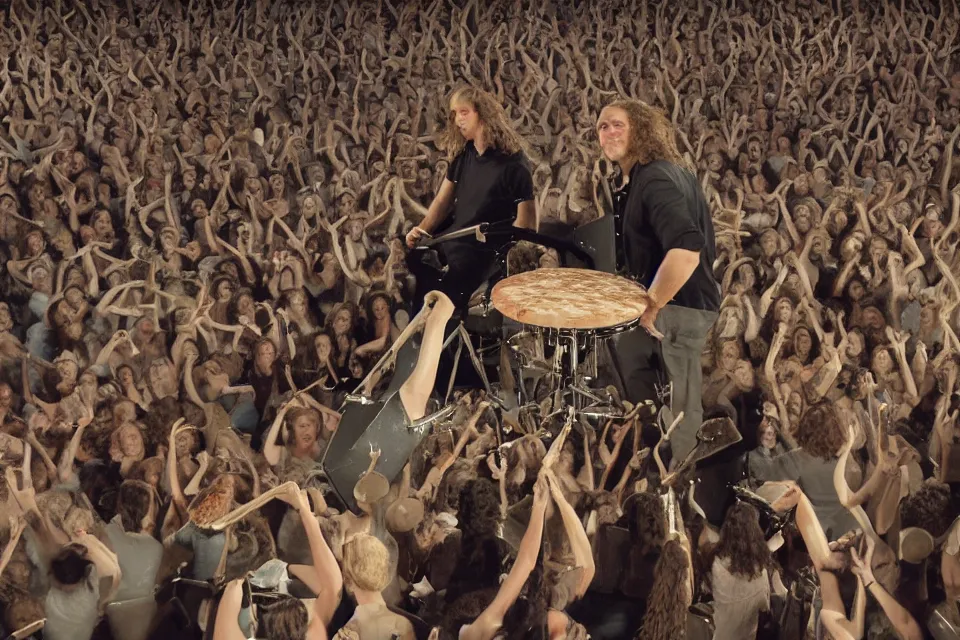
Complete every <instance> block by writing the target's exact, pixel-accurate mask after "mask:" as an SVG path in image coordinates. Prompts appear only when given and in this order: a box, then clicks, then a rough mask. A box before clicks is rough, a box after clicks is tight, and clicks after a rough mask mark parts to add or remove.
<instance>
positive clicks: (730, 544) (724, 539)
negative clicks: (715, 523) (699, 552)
mask: <svg viewBox="0 0 960 640" xmlns="http://www.w3.org/2000/svg"><path fill="white" fill-rule="evenodd" d="M714 560H729V561H730V573H733V574H736V575H740V576H744V577H745V578H747V579H750V580H753V579H755V578H758V577H760V576H761V575H762V574H763V570H764V569H767V568H770V567H772V566H773V557H772V556H771V554H770V549H769V548H767V543H766V540H765V539H764V536H763V530H762V529H760V514H759V513H757V509H756V507H754V506H753V505H751V504H748V503H746V502H737V503H735V504H734V505H733V506H732V507H730V509H728V510H727V517H726V518H725V519H724V521H723V525H722V526H721V527H720V541H719V542H717V544H716V545H715V546H714V547H713V548H712V549H711V550H710V551H709V552H708V553H707V554H706V558H705V561H704V568H705V569H706V575H707V576H708V578H709V576H710V568H711V567H712V566H713V561H714Z"/></svg>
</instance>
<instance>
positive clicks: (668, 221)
mask: <svg viewBox="0 0 960 640" xmlns="http://www.w3.org/2000/svg"><path fill="white" fill-rule="evenodd" d="M638 194H639V196H640V199H641V200H642V203H636V204H642V206H643V208H644V210H645V213H646V217H647V220H648V221H649V223H650V225H651V227H652V228H653V232H654V234H655V235H656V237H657V240H658V241H659V242H660V245H661V246H662V247H663V248H664V249H666V255H665V256H664V258H663V262H661V263H660V267H659V268H658V269H657V273H656V275H655V276H654V277H653V282H652V283H651V285H650V290H649V292H648V293H649V294H650V297H651V298H653V305H654V307H655V308H656V309H660V308H663V307H664V306H665V305H666V304H667V303H668V302H669V301H670V300H672V299H673V297H674V296H676V295H677V292H678V291H680V289H681V288H682V287H683V285H684V284H686V282H687V280H689V279H690V276H692V275H693V272H694V271H696V269H697V265H699V264H700V252H701V251H702V250H703V248H704V246H706V240H705V238H704V236H703V233H701V232H700V229H699V228H698V227H697V224H696V221H695V220H694V219H693V217H692V216H691V215H690V213H689V212H688V206H687V204H686V202H685V198H684V197H683V194H682V193H681V192H680V190H679V189H678V188H677V185H676V184H675V183H674V181H673V180H672V179H671V178H669V177H668V176H667V175H665V174H664V175H658V176H653V177H651V178H650V179H648V180H647V181H646V182H645V183H644V184H643V187H642V188H641V189H639V190H638ZM631 195H633V194H631ZM628 198H629V196H628ZM630 199H632V198H630ZM631 204H633V203H631V202H630V200H629V199H628V203H627V207H628V210H629V209H630V208H631ZM634 206H636V205H634ZM628 215H629V214H628ZM639 218H640V216H637V217H636V218H635V219H639ZM628 219H629V218H628Z"/></svg>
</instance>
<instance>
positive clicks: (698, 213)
mask: <svg viewBox="0 0 960 640" xmlns="http://www.w3.org/2000/svg"><path fill="white" fill-rule="evenodd" d="M597 134H598V136H599V138H600V146H601V148H602V149H603V153H604V155H605V156H606V157H607V158H608V159H609V160H610V161H612V162H616V163H617V164H618V165H619V166H620V169H621V172H622V188H621V189H619V190H618V191H617V192H616V195H615V206H614V215H615V216H616V222H617V229H618V231H617V238H616V242H617V245H618V246H617V255H618V263H619V264H618V269H619V271H620V272H621V273H623V274H624V275H626V276H628V277H631V278H633V279H635V280H637V281H638V282H639V283H640V284H642V285H643V286H645V287H646V288H647V292H648V293H649V295H650V298H651V305H650V307H649V308H648V309H647V311H646V312H645V313H644V314H643V316H641V318H640V325H641V327H642V328H643V329H644V330H636V331H631V332H627V333H625V334H622V335H621V336H620V338H619V339H618V340H617V342H616V348H615V360H616V365H617V368H618V369H619V372H620V375H621V377H622V378H623V386H624V391H625V392H626V395H627V398H628V399H630V400H631V401H633V402H638V401H643V400H646V399H655V394H656V392H655V385H656V384H657V383H658V382H660V376H659V374H660V370H661V367H662V368H663V369H665V370H666V374H667V377H668V379H669V382H670V383H672V387H673V391H672V396H671V398H670V404H671V407H672V409H673V412H674V413H675V414H676V413H678V412H680V411H683V413H684V419H683V422H682V423H681V424H680V425H679V426H678V427H677V429H676V431H675V432H674V434H673V436H672V437H671V447H672V450H673V457H674V460H677V461H679V460H682V459H683V458H684V457H685V456H686V455H687V454H688V453H689V452H690V450H691V449H693V447H694V446H695V445H696V433H697V429H699V428H700V424H701V423H702V421H703V406H702V404H701V393H702V390H701V382H702V377H701V368H700V353H701V352H702V351H703V347H704V344H705V342H706V337H707V332H708V331H709V329H710V327H711V326H713V323H714V321H715V320H716V318H717V312H718V310H719V308H720V287H719V286H718V285H717V282H716V280H715V279H714V277H713V262H714V260H715V259H716V242H715V240H714V233H713V222H712V221H711V219H710V209H709V207H708V205H707V202H706V198H705V197H704V195H703V191H702V189H701V188H700V184H699V182H698V181H697V177H696V175H695V174H694V173H693V172H692V171H690V170H689V169H688V168H687V166H686V165H687V163H686V161H685V160H684V159H683V157H682V156H681V155H680V152H679V151H678V149H677V146H676V141H675V139H674V131H673V127H672V126H671V124H670V122H669V121H668V120H667V119H666V117H665V116H664V115H663V114H662V113H661V112H660V111H658V110H656V109H654V108H653V107H650V106H648V105H646V104H643V103H641V102H638V101H634V100H621V101H617V102H614V103H612V104H610V105H608V106H607V107H605V108H604V109H603V111H601V113H600V118H599V119H598V121H597ZM664 382H666V380H665V381H664Z"/></svg>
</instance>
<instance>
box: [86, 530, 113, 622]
mask: <svg viewBox="0 0 960 640" xmlns="http://www.w3.org/2000/svg"><path fill="white" fill-rule="evenodd" d="M75 541H76V542H79V543H81V544H82V545H83V546H85V547H86V548H87V559H88V560H90V562H92V563H93V565H94V566H95V567H96V568H97V576H98V577H99V578H100V579H103V578H110V588H109V589H107V590H106V591H105V592H102V593H101V594H100V603H99V606H100V609H101V610H102V609H103V607H104V606H106V604H107V603H108V602H112V601H113V597H114V596H115V595H116V593H117V590H118V589H119V588H120V563H119V562H118V561H117V554H115V553H114V552H113V551H110V549H108V548H107V546H106V545H105V544H103V543H102V542H100V540H99V539H98V538H97V537H96V536H93V535H90V534H89V533H86V532H80V535H79V536H78V537H77V538H76V539H75Z"/></svg>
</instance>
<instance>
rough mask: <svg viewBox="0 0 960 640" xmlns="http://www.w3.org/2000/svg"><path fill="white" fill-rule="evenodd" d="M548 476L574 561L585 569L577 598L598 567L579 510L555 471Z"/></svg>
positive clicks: (582, 592)
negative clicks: (558, 482) (561, 484)
mask: <svg viewBox="0 0 960 640" xmlns="http://www.w3.org/2000/svg"><path fill="white" fill-rule="evenodd" d="M546 477H547V482H548V484H549V485H550V495H551V496H552V497H553V503H554V504H555V505H557V510H559V511H560V517H561V518H562V519H563V528H564V530H565V531H566V532H567V539H568V540H570V548H571V549H572V550H573V557H574V561H575V562H576V563H577V567H579V568H580V569H582V570H583V571H582V573H581V575H580V581H579V582H578V583H577V592H576V596H577V598H582V597H583V595H584V594H585V593H586V592H587V588H588V587H589V586H590V583H591V582H593V576H594V574H595V573H596V569H597V567H596V564H595V563H594V560H593V549H592V548H591V547H590V539H589V538H587V532H586V531H585V530H584V528H583V523H582V522H580V518H578V517H577V512H576V511H575V510H574V509H573V507H572V506H571V505H570V503H569V502H568V501H567V499H566V498H565V497H564V495H563V491H561V490H560V486H559V485H558V484H557V479H556V477H554V475H553V472H552V471H550V470H548V471H547V474H546Z"/></svg>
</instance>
